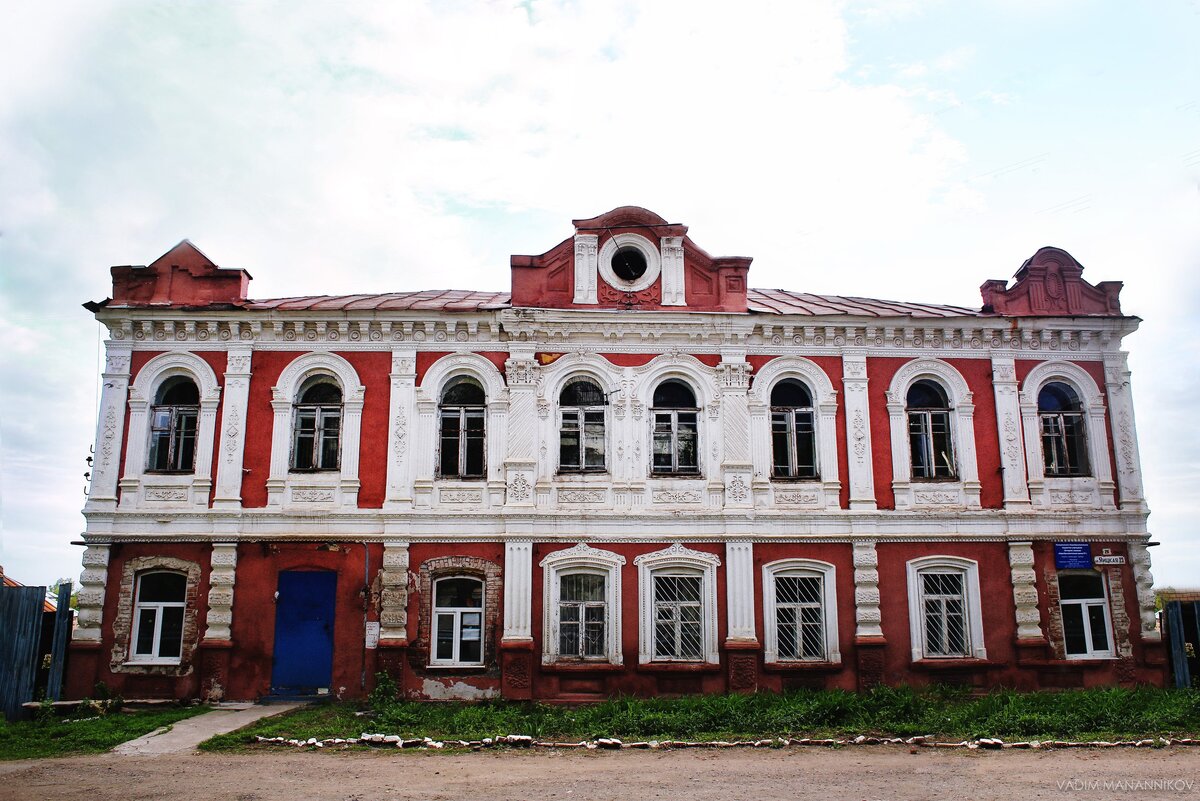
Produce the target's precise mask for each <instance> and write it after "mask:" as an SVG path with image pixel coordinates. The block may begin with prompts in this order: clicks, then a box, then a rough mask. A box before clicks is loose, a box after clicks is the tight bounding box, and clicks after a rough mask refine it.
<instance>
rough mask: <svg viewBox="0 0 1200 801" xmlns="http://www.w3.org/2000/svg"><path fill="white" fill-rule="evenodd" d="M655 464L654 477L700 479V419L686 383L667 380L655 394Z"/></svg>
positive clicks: (652, 468) (693, 398) (653, 466)
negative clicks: (696, 477)
mask: <svg viewBox="0 0 1200 801" xmlns="http://www.w3.org/2000/svg"><path fill="white" fill-rule="evenodd" d="M652 414H653V415H654V461H653V463H652V464H651V470H650V472H651V473H655V474H660V475H671V474H682V475H698V474H699V473H700V461H699V444H698V442H697V440H698V437H699V431H698V426H699V417H700V409H699V407H698V406H697V405H696V393H694V392H693V391H692V388H691V387H689V386H688V385H687V384H685V383H683V382H682V381H676V380H674V379H671V380H667V381H664V382H662V383H661V384H659V385H658V387H657V388H656V389H655V390H654V408H653V409H652Z"/></svg>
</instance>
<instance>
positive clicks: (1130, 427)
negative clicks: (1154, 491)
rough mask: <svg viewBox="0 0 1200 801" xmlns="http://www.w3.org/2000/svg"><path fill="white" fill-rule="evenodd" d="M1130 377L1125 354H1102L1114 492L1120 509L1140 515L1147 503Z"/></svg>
mask: <svg viewBox="0 0 1200 801" xmlns="http://www.w3.org/2000/svg"><path fill="white" fill-rule="evenodd" d="M1129 376H1130V373H1129V364H1128V354H1126V353H1125V352H1124V351H1121V352H1118V353H1109V354H1105V356H1104V386H1105V389H1106V390H1107V391H1108V413H1109V420H1110V422H1111V424H1112V433H1113V445H1114V450H1115V451H1116V457H1117V492H1118V494H1119V495H1120V500H1121V508H1122V509H1128V510H1131V511H1138V512H1143V511H1145V510H1146V501H1145V499H1144V498H1143V497H1142V465H1141V456H1140V455H1139V454H1138V438H1137V426H1136V424H1135V423H1134V418H1133V395H1132V393H1131V392H1130V388H1129Z"/></svg>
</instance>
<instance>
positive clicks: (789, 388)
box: [771, 378, 818, 479]
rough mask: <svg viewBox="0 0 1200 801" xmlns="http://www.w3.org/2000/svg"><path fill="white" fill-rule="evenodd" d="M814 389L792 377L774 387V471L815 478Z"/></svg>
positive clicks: (776, 474)
mask: <svg viewBox="0 0 1200 801" xmlns="http://www.w3.org/2000/svg"><path fill="white" fill-rule="evenodd" d="M815 420H816V417H815V414H814V411H813V401H812V393H811V392H809V391H808V387H806V386H804V384H802V383H800V382H799V381H797V380H795V379H792V378H789V379H785V380H783V381H780V382H779V383H778V384H776V385H775V386H774V387H773V388H772V389H771V455H772V459H771V475H772V476H774V477H775V478H799V479H815V478H817V477H818V473H817V440H816V425H815Z"/></svg>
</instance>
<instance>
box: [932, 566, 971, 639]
mask: <svg viewBox="0 0 1200 801" xmlns="http://www.w3.org/2000/svg"><path fill="white" fill-rule="evenodd" d="M921 602H922V605H923V611H924V622H925V656H967V655H968V654H969V653H970V648H969V643H968V640H967V620H966V610H967V599H966V594H965V591H964V583H963V575H962V574H961V573H934V572H925V573H922V574H921Z"/></svg>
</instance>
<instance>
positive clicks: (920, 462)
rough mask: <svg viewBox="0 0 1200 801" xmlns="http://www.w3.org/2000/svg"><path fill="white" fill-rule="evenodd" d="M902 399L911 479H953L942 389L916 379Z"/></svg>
mask: <svg viewBox="0 0 1200 801" xmlns="http://www.w3.org/2000/svg"><path fill="white" fill-rule="evenodd" d="M906 400H907V404H906V406H907V412H908V441H909V449H910V453H911V456H912V477H913V479H916V480H922V479H923V480H934V479H952V478H954V477H955V475H956V471H955V467H954V438H953V435H952V434H951V431H952V428H951V410H950V402H949V401H948V400H947V399H946V392H945V390H944V389H942V387H941V386H939V385H938V384H937V383H936V382H934V381H929V380H921V381H917V382H916V383H914V384H913V385H912V386H911V387H910V388H909V390H908V395H907V398H906Z"/></svg>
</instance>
